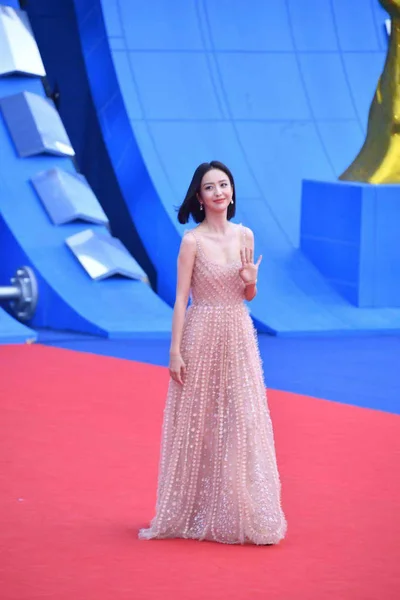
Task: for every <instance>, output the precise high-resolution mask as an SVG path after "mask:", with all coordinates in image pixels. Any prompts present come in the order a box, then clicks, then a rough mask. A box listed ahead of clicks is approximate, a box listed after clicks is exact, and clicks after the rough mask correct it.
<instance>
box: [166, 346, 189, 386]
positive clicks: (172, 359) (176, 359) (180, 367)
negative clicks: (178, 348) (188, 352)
mask: <svg viewBox="0 0 400 600" xmlns="http://www.w3.org/2000/svg"><path fill="white" fill-rule="evenodd" d="M185 373H186V365H185V363H184V362H183V358H182V356H181V354H180V353H176V354H175V353H170V356H169V374H170V375H171V377H172V379H173V380H174V381H176V382H177V383H180V384H181V385H182V384H183V382H184V378H185Z"/></svg>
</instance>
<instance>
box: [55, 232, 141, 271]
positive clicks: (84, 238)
mask: <svg viewBox="0 0 400 600" xmlns="http://www.w3.org/2000/svg"><path fill="white" fill-rule="evenodd" d="M65 241H66V243H67V245H68V246H69V248H70V249H71V250H72V252H73V253H74V254H75V256H76V258H77V259H78V260H79V262H80V263H81V265H82V266H83V268H84V269H85V271H86V272H87V274H88V275H89V276H90V277H91V278H92V279H94V280H96V281H99V280H101V279H105V278H107V277H112V276H114V275H122V276H124V277H128V278H131V279H140V280H142V281H145V280H146V279H147V276H146V273H145V272H144V271H143V269H142V268H141V267H140V266H139V265H138V263H137V262H136V260H135V259H134V258H133V257H132V256H131V255H130V254H129V252H128V251H127V249H126V248H125V246H124V245H123V244H122V242H120V240H119V239H118V238H115V237H112V236H111V235H106V234H104V233H99V232H98V231H92V230H91V229H85V231H80V232H79V233H76V234H75V235H71V236H70V237H68V238H67V239H66V240H65Z"/></svg>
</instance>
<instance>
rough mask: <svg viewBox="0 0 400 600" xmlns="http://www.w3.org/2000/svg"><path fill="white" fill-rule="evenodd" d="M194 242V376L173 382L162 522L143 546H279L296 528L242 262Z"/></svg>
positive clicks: (162, 471)
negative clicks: (166, 542)
mask: <svg viewBox="0 0 400 600" xmlns="http://www.w3.org/2000/svg"><path fill="white" fill-rule="evenodd" d="M244 232H245V230H244V228H243V227H242V226H240V233H241V241H242V243H243V239H244V235H245V234H244ZM185 235H194V236H195V238H196V245H197V250H196V258H195V263H194V268H193V275H192V281H191V297H192V303H191V305H190V306H189V308H188V309H187V312H186V317H185V324H184V329H183V337H182V344H181V352H182V358H183V360H184V362H185V364H186V377H185V380H184V383H183V385H181V384H179V383H177V382H175V381H173V380H172V379H171V380H170V383H169V387H168V393H167V399H166V405H165V409H164V420H163V427H162V436H161V452H160V463H159V474H158V489H157V502H156V514H155V516H154V518H153V519H152V521H151V523H150V526H149V528H148V529H141V530H140V531H139V538H141V539H152V538H191V539H197V540H213V541H215V542H223V543H226V544H245V543H253V544H277V543H278V542H279V541H280V540H281V539H282V538H283V537H284V536H285V533H286V520H285V516H284V514H283V511H282V508H281V502H280V479H279V473H278V469H277V464H276V456H275V446H274V437H273V430H272V424H271V419H270V414H269V409H268V405H267V401H266V390H265V384H264V380H263V370H262V364H261V358H260V354H259V350H258V345H257V337H256V333H255V329H254V327H253V323H252V321H251V318H250V315H249V312H248V309H247V307H246V305H245V304H244V284H243V282H242V280H241V278H240V276H239V268H240V266H241V262H240V260H237V261H235V262H233V263H230V264H228V265H220V264H216V263H215V262H212V261H210V260H209V259H208V258H207V257H206V255H205V253H204V251H203V249H202V246H201V241H200V239H199V235H198V234H197V232H196V230H191V231H190V232H189V231H187V232H186V233H185Z"/></svg>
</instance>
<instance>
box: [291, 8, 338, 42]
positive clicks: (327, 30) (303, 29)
mask: <svg viewBox="0 0 400 600" xmlns="http://www.w3.org/2000/svg"><path fill="white" fill-rule="evenodd" d="M288 6H289V15H290V22H291V28H292V32H293V39H294V44H295V47H296V49H297V51H299V52H302V51H306V52H312V51H331V52H332V51H337V49H338V45H337V35H336V30H335V27H334V24H333V23H332V12H331V0H302V1H301V2H299V0H288Z"/></svg>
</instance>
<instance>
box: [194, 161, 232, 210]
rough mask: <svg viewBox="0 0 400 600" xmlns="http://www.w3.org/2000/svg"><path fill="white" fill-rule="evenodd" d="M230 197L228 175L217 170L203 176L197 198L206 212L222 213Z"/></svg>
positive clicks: (230, 190)
mask: <svg viewBox="0 0 400 600" xmlns="http://www.w3.org/2000/svg"><path fill="white" fill-rule="evenodd" d="M232 195H233V188H232V185H231V182H230V181H229V177H228V175H227V174H226V173H224V171H220V170H219V169H211V171H208V172H207V173H206V174H205V175H204V176H203V179H202V180H201V186H200V192H199V193H198V194H197V197H198V199H199V202H201V203H202V204H203V206H204V208H205V209H206V210H209V211H212V212H224V211H226V210H227V208H228V206H229V203H230V201H231V200H232Z"/></svg>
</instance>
